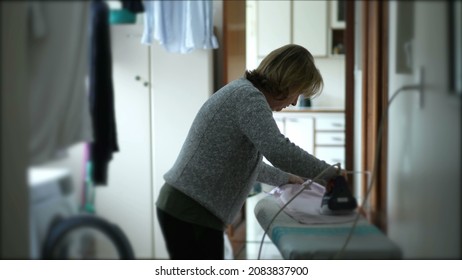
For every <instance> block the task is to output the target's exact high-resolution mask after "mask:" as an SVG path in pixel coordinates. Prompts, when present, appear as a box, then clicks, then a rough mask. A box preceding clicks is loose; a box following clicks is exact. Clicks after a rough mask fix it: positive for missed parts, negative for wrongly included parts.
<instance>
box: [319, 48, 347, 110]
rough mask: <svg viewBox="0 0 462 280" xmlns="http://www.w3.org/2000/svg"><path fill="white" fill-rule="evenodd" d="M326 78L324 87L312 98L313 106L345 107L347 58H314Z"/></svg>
mask: <svg viewBox="0 0 462 280" xmlns="http://www.w3.org/2000/svg"><path fill="white" fill-rule="evenodd" d="M314 60H315V63H316V66H317V67H318V69H319V72H320V73H321V75H322V78H323V79H324V89H323V91H322V93H321V95H319V96H318V97H316V98H314V99H313V100H312V105H313V107H335V108H345V58H344V57H341V56H339V57H328V58H320V57H315V58H314Z"/></svg>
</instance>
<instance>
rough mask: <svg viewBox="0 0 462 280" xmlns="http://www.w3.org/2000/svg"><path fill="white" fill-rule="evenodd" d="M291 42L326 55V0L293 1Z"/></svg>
mask: <svg viewBox="0 0 462 280" xmlns="http://www.w3.org/2000/svg"><path fill="white" fill-rule="evenodd" d="M292 20H293V31H292V32H293V43H294V44H298V45H301V46H304V47H305V48H306V49H308V50H309V51H310V52H311V54H312V55H313V56H326V55H327V33H328V30H327V1H293V18H292Z"/></svg>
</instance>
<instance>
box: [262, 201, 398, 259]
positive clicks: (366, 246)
mask: <svg viewBox="0 0 462 280" xmlns="http://www.w3.org/2000/svg"><path fill="white" fill-rule="evenodd" d="M279 209H280V206H279V204H278V202H277V201H276V199H275V198H274V197H273V196H271V195H268V196H266V197H264V198H263V199H261V200H260V201H259V202H258V203H257V205H256V206H255V210H254V211H255V215H256V218H257V220H258V222H259V224H260V225H261V226H262V228H263V229H266V228H267V227H268V224H269V223H270V221H271V220H272V219H273V217H274V215H275V214H276V213H277V212H278V211H279ZM351 225H352V222H347V223H340V224H339V223H336V224H316V225H307V224H301V223H299V222H298V221H296V220H294V219H292V218H291V217H290V216H289V215H287V213H285V212H284V211H282V212H281V213H280V214H279V215H278V216H277V217H276V219H275V220H274V221H273V223H272V224H271V225H270V227H269V230H268V232H267V234H268V236H269V238H270V239H271V241H272V242H273V243H274V244H275V245H276V247H277V248H278V250H279V252H280V253H281V255H282V256H283V258H284V259H332V258H334V257H335V256H336V255H337V253H338V252H339V250H340V249H341V248H342V247H343V244H344V242H345V240H346V238H347V236H348V234H349V232H350V229H351ZM341 258H342V259H400V258H401V250H400V249H399V247H397V246H396V245H395V244H394V243H393V242H392V241H391V240H390V239H388V237H387V236H385V235H384V234H383V233H382V232H381V231H380V230H379V229H378V228H377V227H375V226H374V225H372V224H370V223H369V222H368V221H367V220H366V219H364V218H360V220H359V221H358V223H357V225H356V228H355V230H354V234H353V236H352V238H351V239H350V242H349V243H348V246H347V247H346V249H345V251H344V252H343V253H342V254H341Z"/></svg>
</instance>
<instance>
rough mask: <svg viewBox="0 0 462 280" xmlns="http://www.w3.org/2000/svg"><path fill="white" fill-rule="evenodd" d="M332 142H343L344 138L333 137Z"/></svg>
mask: <svg viewBox="0 0 462 280" xmlns="http://www.w3.org/2000/svg"><path fill="white" fill-rule="evenodd" d="M332 140H334V141H342V140H343V138H341V137H332Z"/></svg>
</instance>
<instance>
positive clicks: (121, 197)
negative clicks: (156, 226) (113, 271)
mask: <svg viewBox="0 0 462 280" xmlns="http://www.w3.org/2000/svg"><path fill="white" fill-rule="evenodd" d="M139 34H140V33H139V32H138V29H137V28H134V26H131V25H126V26H125V25H117V26H112V27H111V46H112V49H111V51H112V60H113V85H114V99H115V100H114V104H115V112H116V123H117V137H118V143H119V148H120V151H119V152H117V153H114V154H113V160H112V161H111V162H110V163H109V169H108V184H107V186H102V187H97V188H96V189H95V207H96V213H97V214H98V215H101V216H103V217H106V218H108V219H109V220H110V221H111V222H113V223H115V224H117V225H118V226H119V227H120V228H121V229H122V230H123V231H124V233H125V234H126V235H127V237H128V239H129V240H130V242H131V245H132V247H133V249H134V252H135V255H136V257H138V258H151V257H152V255H153V253H152V250H153V240H152V226H153V221H154V219H153V213H152V204H153V197H152V183H151V181H152V177H151V173H152V172H151V154H150V151H151V126H150V123H151V121H150V108H151V106H150V99H151V94H150V90H149V84H148V83H149V80H150V78H149V47H147V46H145V45H141V44H140V37H139V36H138V35H139Z"/></svg>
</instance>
